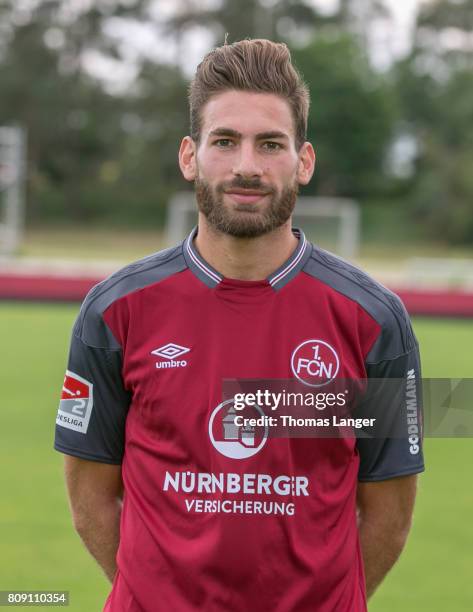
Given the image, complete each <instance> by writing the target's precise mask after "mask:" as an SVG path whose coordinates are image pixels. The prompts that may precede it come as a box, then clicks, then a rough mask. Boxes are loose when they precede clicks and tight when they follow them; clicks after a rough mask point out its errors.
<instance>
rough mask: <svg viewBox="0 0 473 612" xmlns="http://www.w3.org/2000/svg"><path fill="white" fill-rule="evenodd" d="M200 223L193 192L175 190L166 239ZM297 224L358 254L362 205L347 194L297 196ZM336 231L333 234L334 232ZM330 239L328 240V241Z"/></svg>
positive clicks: (337, 248)
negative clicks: (330, 223)
mask: <svg viewBox="0 0 473 612" xmlns="http://www.w3.org/2000/svg"><path fill="white" fill-rule="evenodd" d="M327 220H332V221H335V223H336V227H335V232H331V236H330V240H328V236H327V234H328V229H327V224H326V221H327ZM196 223H197V205H196V203H195V196H194V194H193V193H192V192H189V191H182V192H178V193H176V194H175V195H174V196H173V197H172V198H171V199H170V201H169V204H168V208H167V222H166V241H167V243H168V244H169V246H172V245H175V244H177V243H178V242H180V241H181V240H183V239H184V238H185V236H186V235H187V234H188V233H189V232H190V230H191V229H192V227H193V226H194V225H195V224H196ZM294 225H295V226H296V227H300V228H301V229H303V230H304V232H305V233H306V235H307V238H308V239H309V240H311V241H313V242H315V243H317V244H320V245H321V246H323V247H324V248H330V250H332V251H333V252H334V253H336V254H337V255H339V256H340V257H344V258H345V259H353V258H354V257H356V256H357V255H358V250H359V246H360V205H359V204H358V203H357V202H355V201H354V200H351V199H348V198H329V197H308V196H301V197H299V198H298V199H297V205H296V209H295V211H294ZM332 234H333V235H332ZM328 242H329V244H327V243H328Z"/></svg>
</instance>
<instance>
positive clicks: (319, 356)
mask: <svg viewBox="0 0 473 612" xmlns="http://www.w3.org/2000/svg"><path fill="white" fill-rule="evenodd" d="M339 368H340V360H339V359H338V355H337V353H336V351H335V349H334V348H333V347H332V346H330V344H328V342H324V341H323V340H306V341H305V342H302V344H299V346H298V347H297V348H296V349H295V350H294V352H293V353H292V357H291V369H292V372H293V374H294V376H295V377H296V378H297V379H298V380H300V381H301V383H303V384H304V385H308V386H309V387H323V386H324V385H327V384H328V383H329V382H331V381H332V380H333V379H334V378H335V377H336V376H337V374H338V370H339Z"/></svg>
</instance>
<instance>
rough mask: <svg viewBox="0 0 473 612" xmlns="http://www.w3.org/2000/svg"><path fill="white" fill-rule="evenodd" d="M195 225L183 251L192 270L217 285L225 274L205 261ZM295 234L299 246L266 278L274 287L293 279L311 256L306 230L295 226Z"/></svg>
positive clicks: (201, 278)
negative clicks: (200, 249) (196, 244)
mask: <svg viewBox="0 0 473 612" xmlns="http://www.w3.org/2000/svg"><path fill="white" fill-rule="evenodd" d="M197 229H198V228H197V227H195V228H194V229H193V230H192V231H191V233H190V234H189V236H188V237H187V238H186V239H185V240H184V243H183V251H184V257H185V259H186V262H187V265H188V266H189V268H190V270H191V271H192V272H193V273H194V274H195V275H196V276H197V277H198V278H199V279H200V280H201V281H203V282H204V283H205V284H206V285H207V286H208V287H216V286H217V285H218V284H219V283H220V282H221V281H222V280H223V276H222V275H221V274H220V273H219V272H217V270H215V268H213V267H212V266H211V265H210V264H209V263H207V262H206V261H205V259H203V258H202V257H201V255H200V254H199V252H198V251H197V249H196V248H195V246H194V238H195V237H196V235H197ZM292 231H293V234H294V235H295V236H296V237H297V238H298V239H299V243H298V245H297V248H296V249H295V251H294V252H293V253H292V255H291V256H290V257H289V259H288V260H286V261H285V262H284V264H283V265H282V266H281V267H279V268H278V269H277V270H276V271H275V272H273V274H271V275H270V276H269V277H268V278H267V279H266V280H267V282H268V284H269V285H271V287H273V289H276V290H277V289H281V287H284V285H285V284H286V283H288V282H289V281H290V280H291V279H293V278H294V277H295V276H296V275H297V274H298V273H299V271H300V270H301V269H302V267H303V266H304V264H305V263H306V261H307V259H308V258H309V257H310V251H311V246H310V244H309V243H308V242H307V239H306V237H305V235H304V232H303V231H302V230H300V229H297V228H293V230H292Z"/></svg>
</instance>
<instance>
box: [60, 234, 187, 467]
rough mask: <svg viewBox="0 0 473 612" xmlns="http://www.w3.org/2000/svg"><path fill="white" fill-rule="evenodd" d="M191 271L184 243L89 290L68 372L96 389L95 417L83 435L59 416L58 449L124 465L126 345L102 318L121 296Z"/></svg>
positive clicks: (64, 407) (73, 344)
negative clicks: (124, 366)
mask: <svg viewBox="0 0 473 612" xmlns="http://www.w3.org/2000/svg"><path fill="white" fill-rule="evenodd" d="M186 267H187V265H186V263H185V260H184V257H183V254H182V245H179V246H178V247H175V248H172V249H167V250H166V251H161V252H159V253H155V254H153V255H150V256H149V257H146V258H145V259H142V260H140V261H138V262H136V263H133V264H131V265H129V266H127V267H125V268H123V269H122V270H119V271H118V272H116V273H115V274H112V276H110V277H109V278H107V279H106V280H104V281H103V282H101V283H99V284H98V285H96V286H95V287H94V288H93V289H92V290H91V291H90V292H89V294H88V295H87V297H86V298H85V300H84V302H83V304H82V307H81V310H80V313H79V316H78V318H77V320H76V323H75V325H74V330H73V334H72V341H71V347H70V353H69V362H68V370H70V371H71V372H73V373H74V374H76V375H78V376H79V377H81V378H83V379H85V380H86V381H87V382H88V383H89V384H91V385H92V394H91V395H92V397H93V402H92V407H91V410H90V417H89V420H88V423H87V425H83V427H82V431H77V430H76V429H74V426H71V425H70V424H68V422H67V421H65V420H64V415H63V417H62V418H61V417H60V416H58V424H56V435H55V443H54V447H55V448H56V450H58V451H60V452H63V453H66V454H69V455H74V456H77V457H81V458H83V459H90V460H93V461H100V462H103V463H112V464H120V463H121V461H122V457H123V452H124V444H125V422H126V417H127V413H128V408H129V405H130V401H131V397H130V394H129V393H128V392H127V391H126V389H125V388H124V383H123V379H122V366H123V363H122V362H123V355H122V349H121V346H120V345H119V343H118V341H117V339H116V338H115V337H114V336H113V334H112V332H111V330H110V329H109V327H108V326H107V325H106V323H105V322H104V320H103V316H102V315H103V313H104V311H105V310H106V309H107V308H108V307H109V306H110V305H111V304H112V303H113V302H115V301H116V300H118V299H120V298H121V297H124V296H125V295H128V294H129V293H132V292H133V291H136V290H139V289H142V288H144V287H146V286H148V285H152V284H154V283H157V282H159V281H161V280H164V279H165V278H167V277H169V276H171V275H172V274H174V273H177V272H180V271H182V270H184V269H186ZM61 404H62V406H63V408H62V410H63V411H64V410H65V411H67V410H68V408H67V402H66V405H65V406H64V402H61ZM60 410H61V408H60ZM58 415H60V413H58ZM66 416H67V415H66ZM61 423H62V424H61Z"/></svg>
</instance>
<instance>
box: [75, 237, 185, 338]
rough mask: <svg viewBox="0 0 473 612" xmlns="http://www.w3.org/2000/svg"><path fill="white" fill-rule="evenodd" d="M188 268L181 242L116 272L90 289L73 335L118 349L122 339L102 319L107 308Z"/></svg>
mask: <svg viewBox="0 0 473 612" xmlns="http://www.w3.org/2000/svg"><path fill="white" fill-rule="evenodd" d="M186 268H187V264H186V262H185V259H184V256H183V254H182V244H181V245H179V246H177V247H173V248H171V249H166V250H165V251H160V252H158V253H155V254H153V255H150V256H149V257H145V258H144V259H141V260H140V261H137V262H135V263H132V264H130V265H129V266H126V267H125V268H122V269H121V270H119V271H118V272H115V274H112V275H111V276H109V277H108V278H106V279H105V280H104V281H102V282H101V283H99V284H98V285H95V287H93V288H92V289H91V290H90V291H89V293H88V295H87V297H86V298H85V300H84V302H83V304H82V307H81V310H80V313H79V317H78V319H77V321H76V325H75V327H74V335H76V336H77V337H79V338H81V340H82V341H83V342H85V344H87V345H89V346H90V347H96V348H108V349H119V348H120V345H119V343H118V342H117V340H116V339H115V338H114V336H113V334H112V332H111V331H110V329H109V328H108V327H107V325H106V324H105V323H104V321H103V318H102V314H103V313H104V311H105V310H106V309H107V308H108V307H109V306H110V305H111V304H112V303H113V302H115V301H116V300H118V299H120V298H121V297H124V296H125V295H127V294H129V293H132V292H133V291H136V290H138V289H142V288H144V287H146V286H148V285H152V284H154V283H157V282H159V281H161V280H164V279H165V278H167V277H169V276H171V275H172V274H175V273H177V272H180V271H182V270H185V269H186Z"/></svg>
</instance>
